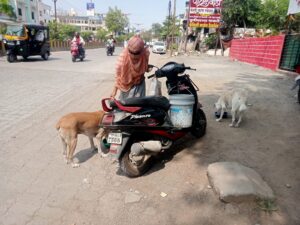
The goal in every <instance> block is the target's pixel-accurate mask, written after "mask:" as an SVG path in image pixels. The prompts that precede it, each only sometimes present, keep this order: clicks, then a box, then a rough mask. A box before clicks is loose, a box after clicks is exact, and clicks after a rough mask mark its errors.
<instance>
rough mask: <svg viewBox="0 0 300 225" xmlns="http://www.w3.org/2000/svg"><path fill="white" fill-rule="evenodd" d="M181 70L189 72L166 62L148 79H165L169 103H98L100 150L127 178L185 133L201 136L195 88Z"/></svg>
mask: <svg viewBox="0 0 300 225" xmlns="http://www.w3.org/2000/svg"><path fill="white" fill-rule="evenodd" d="M185 70H193V69H191V68H190V67H186V66H185V65H184V64H178V63H175V62H169V63H167V64H165V65H164V66H163V67H162V68H160V69H159V68H157V70H156V71H155V74H153V75H151V76H149V77H148V78H151V77H154V76H155V77H156V78H162V77H166V78H167V80H166V86H167V90H168V93H169V98H170V100H168V99H167V98H166V97H164V96H147V97H142V98H129V99H125V100H122V101H118V100H116V99H113V100H112V99H110V98H105V99H103V100H102V107H103V110H104V111H106V114H105V116H104V118H103V120H102V122H101V124H100V127H102V128H103V129H104V130H105V133H106V134H107V136H106V137H105V138H104V142H105V144H104V142H102V148H109V153H110V154H111V156H112V157H114V158H115V159H116V160H118V161H119V163H120V168H121V169H122V170H123V172H125V174H126V175H128V176H129V177H137V176H141V175H143V174H144V173H145V172H146V171H147V170H149V169H150V167H151V166H152V164H153V157H155V155H157V154H159V153H161V152H164V151H167V150H169V149H171V147H172V145H173V143H174V142H175V141H176V140H178V139H180V138H181V137H183V136H184V135H186V134H187V133H189V132H190V133H192V135H194V136H195V137H196V138H200V137H202V136H204V135H205V132H206V116H205V114H204V112H203V111H202V109H201V108H202V105H201V103H200V102H198V95H197V91H198V90H199V89H198V87H197V86H196V85H195V84H194V83H193V81H192V80H191V79H190V77H189V75H187V74H183V75H179V74H181V73H184V72H185ZM182 99H186V100H184V101H181V100H182ZM188 120H190V121H189V124H187V123H186V122H187V121H188ZM103 150H104V151H105V150H106V149H103Z"/></svg>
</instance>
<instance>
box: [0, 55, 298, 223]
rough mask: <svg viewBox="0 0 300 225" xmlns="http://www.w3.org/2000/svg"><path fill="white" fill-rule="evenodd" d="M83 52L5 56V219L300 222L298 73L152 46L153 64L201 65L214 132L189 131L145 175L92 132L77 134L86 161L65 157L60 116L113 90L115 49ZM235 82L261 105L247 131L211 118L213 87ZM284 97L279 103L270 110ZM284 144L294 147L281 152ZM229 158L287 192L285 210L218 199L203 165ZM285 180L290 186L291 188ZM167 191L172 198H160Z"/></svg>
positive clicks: (1, 122) (1, 203)
mask: <svg viewBox="0 0 300 225" xmlns="http://www.w3.org/2000/svg"><path fill="white" fill-rule="evenodd" d="M120 50H121V49H117V52H116V55H117V54H118V53H119V52H120ZM86 53H87V59H86V60H85V61H84V62H76V63H73V62H72V61H71V57H70V53H69V52H55V53H53V54H52V55H51V57H50V59H49V61H44V60H42V59H40V58H39V57H36V58H32V59H28V60H27V61H23V60H19V61H18V62H16V63H12V64H9V63H7V62H6V59H5V58H0V133H1V135H0V154H1V157H0V178H1V181H0V225H13V224H15V225H23V224H24V225H25V224H26V225H44V224H49V225H50V224H51V225H53V224H55V225H74V224H76V225H83V224H84V225H92V224H94V225H98V224H105V225H109V224H114V225H116V224H143V225H148V224H170V225H171V224H172V225H174V224H205V225H209V224H211V225H217V224H220V225H221V224H222V225H227V224H228V225H232V224H239V225H244V224H245V225H248V224H249V225H250V224H251V225H252V224H262V225H263V224H278V225H279V224H280V225H281V224H282V225H283V224H297V223H298V222H299V221H300V219H299V215H297V212H299V205H297V202H299V201H298V200H299V191H297V190H299V189H297V187H299V174H297V170H296V169H295V166H297V165H298V164H299V163H298V164H297V158H299V153H297V152H296V151H295V150H296V148H297V147H296V146H299V142H297V141H295V140H296V138H297V137H299V130H298V132H297V129H298V127H299V116H296V117H292V115H295V114H296V113H297V111H298V108H297V107H298V106H297V105H294V100H293V98H292V97H291V96H292V94H291V93H290V91H289V87H290V85H291V84H292V82H291V79H289V78H283V77H282V76H281V75H279V74H277V73H274V72H272V71H269V70H264V69H260V68H258V67H255V66H250V65H246V64H241V63H236V62H231V61H229V60H228V59H225V58H222V57H215V58H214V57H207V56H200V57H198V56H194V57H192V56H191V57H184V56H181V57H177V58H171V59H170V58H168V55H153V54H151V60H150V61H151V63H152V64H155V65H158V66H160V65H162V64H163V63H165V62H167V61H169V60H175V61H178V62H185V63H186V64H187V65H190V66H192V67H196V68H197V69H198V70H197V71H192V72H191V73H190V74H191V77H192V78H193V80H194V81H195V83H196V84H197V85H198V86H199V87H200V100H201V101H202V102H203V104H204V111H205V112H206V114H207V117H208V133H207V135H206V136H205V137H204V138H203V139H200V140H195V139H194V138H192V137H189V136H188V137H186V138H184V139H183V140H182V141H180V142H179V143H178V144H177V145H176V148H175V150H174V153H173V154H170V155H168V156H166V157H165V158H163V159H161V160H159V161H158V162H157V163H156V164H155V166H154V167H153V168H152V169H151V170H150V171H149V172H148V173H147V174H145V175H144V176H142V177H139V178H135V179H130V178H127V177H126V176H123V175H122V174H117V173H116V172H117V168H116V165H115V164H113V163H112V161H111V160H110V159H108V158H101V157H100V156H99V155H98V154H94V153H93V152H92V151H91V150H90V149H89V142H88V139H87V138H86V137H85V136H80V137H79V142H78V145H77V149H76V151H75V157H76V158H77V159H78V160H79V162H80V164H81V166H80V167H79V168H71V166H70V165H66V164H65V163H64V161H63V156H62V146H61V143H60V140H59V138H58V136H57V132H56V130H55V124H56V122H57V120H58V119H59V118H60V117H61V116H62V115H64V114H66V113H69V112H80V111H96V110H98V109H100V108H101V106H100V100H101V98H103V97H106V96H109V95H110V92H111V89H112V85H113V81H114V68H115V63H116V60H117V56H110V57H108V56H106V54H105V51H104V49H95V50H87V51H86ZM237 80H238V82H239V83H238V84H239V85H241V84H245V85H247V87H248V88H249V89H250V90H251V98H252V103H254V105H255V106H257V108H259V107H260V109H259V110H260V111H259V110H258V109H255V110H250V112H249V113H247V118H246V121H245V122H244V127H243V128H241V129H240V130H234V129H230V128H229V127H228V124H229V123H228V124H227V122H224V123H221V124H220V123H216V122H215V121H214V117H213V116H212V115H213V107H212V106H213V103H214V101H215V100H216V98H217V96H216V94H217V93H220V91H221V90H222V89H224V87H232V86H234V85H237V83H235V82H236V81H237ZM272 91H273V92H272ZM266 93H267V94H272V96H271V97H272V99H275V102H274V106H272V108H266V107H265V102H268V101H271V97H269V96H270V95H267V94H266ZM289 95H290V97H289ZM260 98H261V100H260ZM276 99H277V100H278V101H277V102H276ZM273 101H274V100H273ZM278 104H281V105H282V108H281V109H282V110H281V109H280V110H281V111H279V112H278V114H275V115H274V116H272V115H271V113H273V112H275V113H276V110H277V109H278V107H276V106H277V105H278ZM257 110H258V111H257ZM266 113H270V115H269V114H266ZM280 113H281V115H282V114H284V115H286V117H285V118H286V119H285V121H284V124H285V125H286V126H285V127H283V126H282V124H283V122H282V123H281V122H279V121H278V120H276V118H277V117H276V116H278V115H279V114H280ZM265 115H268V117H267V118H265V120H261V119H260V118H261V116H265ZM269 116H270V117H269ZM272 121H275V122H273V123H274V124H271V122H272ZM297 123H298V125H297ZM297 126H298V127H297ZM279 127H280V129H281V130H280V131H278V132H281V131H282V132H283V131H286V133H284V134H286V135H282V136H283V137H282V136H280V135H278V136H276V137H277V140H278V142H276V143H274V140H273V138H272V137H273V136H272V135H273V133H272V132H273V131H274V132H275V131H276V130H277V129H278V128H279ZM254 130H255V132H253V131H254ZM276 132H277V131H276ZM267 134H268V135H267ZM281 138H282V139H281ZM293 138H295V139H293ZM293 140H294V141H293ZM287 141H288V142H287ZM263 142H265V143H267V144H268V148H263V150H262V151H260V152H257V149H259V148H261V146H263V147H265V146H264V145H263ZM286 143H288V145H286ZM282 149H284V150H286V151H288V152H289V155H284V157H283V156H282V155H280V151H281V150H282ZM278 155H280V157H281V158H280V157H279V158H278V157H277V156H278ZM286 157H289V158H286ZM258 159H259V160H258ZM223 160H226V161H239V162H241V163H243V164H245V165H246V166H250V167H252V168H256V169H257V170H258V172H260V173H261V174H262V175H263V177H264V178H265V179H266V180H267V181H268V182H269V183H271V187H272V188H274V189H275V193H276V194H277V196H279V199H280V200H282V201H280V203H279V204H280V207H281V209H282V210H281V211H280V212H279V213H277V214H276V213H275V214H273V215H271V216H264V215H265V214H263V213H262V212H261V211H260V210H259V209H257V207H249V206H248V205H247V206H244V205H231V204H224V203H222V202H220V201H219V200H218V198H217V196H216V195H215V194H214V193H213V191H212V189H211V188H210V187H209V186H208V185H209V183H208V180H207V177H206V168H207V165H208V164H209V163H212V162H216V161H223ZM276 160H277V161H276ZM278 160H279V161H278ZM280 160H282V161H280ZM285 162H288V163H287V164H285ZM276 163H281V164H280V165H281V170H280V171H279V172H278V173H276V172H275V173H274V170H273V169H274V165H273V167H270V165H272V164H275V166H276ZM293 165H294V166H293ZM296 168H297V167H296ZM294 169H295V171H294ZM298 169H299V166H298ZM283 172H285V173H286V176H283V175H282V174H284V173H283ZM281 173H282V174H281ZM285 182H289V183H290V184H291V185H292V187H293V188H290V189H289V190H286V188H285V186H284V184H285ZM162 192H164V193H166V194H167V196H165V197H161V193H162ZM297 199H298V200H297ZM298 224H299V223H298Z"/></svg>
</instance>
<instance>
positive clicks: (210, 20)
mask: <svg viewBox="0 0 300 225" xmlns="http://www.w3.org/2000/svg"><path fill="white" fill-rule="evenodd" d="M222 1H223V0H190V13H189V21H190V23H189V27H206V28H217V27H219V24H220V18H221V6H222Z"/></svg>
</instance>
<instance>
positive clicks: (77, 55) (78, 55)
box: [71, 42, 85, 62]
mask: <svg viewBox="0 0 300 225" xmlns="http://www.w3.org/2000/svg"><path fill="white" fill-rule="evenodd" d="M80 48H82V49H81V50H80ZM71 55H72V62H76V59H80V61H83V59H84V58H85V53H84V49H83V47H82V45H81V44H78V43H76V42H72V43H71Z"/></svg>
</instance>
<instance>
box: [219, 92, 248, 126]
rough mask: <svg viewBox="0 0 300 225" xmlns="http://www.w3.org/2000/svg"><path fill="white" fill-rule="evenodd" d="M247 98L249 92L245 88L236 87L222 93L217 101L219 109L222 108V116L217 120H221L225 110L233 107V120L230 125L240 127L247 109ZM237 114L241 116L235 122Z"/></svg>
mask: <svg viewBox="0 0 300 225" xmlns="http://www.w3.org/2000/svg"><path fill="white" fill-rule="evenodd" d="M247 98H248V93H247V91H246V90H245V89H235V90H232V91H229V92H226V93H224V94H223V95H221V96H220V98H219V99H218V101H217V102H216V103H215V107H216V109H217V111H220V110H221V114H220V118H218V119H216V121H218V122H220V121H221V120H222V118H223V115H224V112H225V111H226V110H227V109H229V108H230V107H231V115H232V122H231V124H230V125H229V126H230V127H238V126H239V125H240V123H241V121H242V117H243V114H244V112H245V110H247ZM237 116H238V117H239V118H238V121H237V123H236V124H234V123H235V120H236V117H237Z"/></svg>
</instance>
